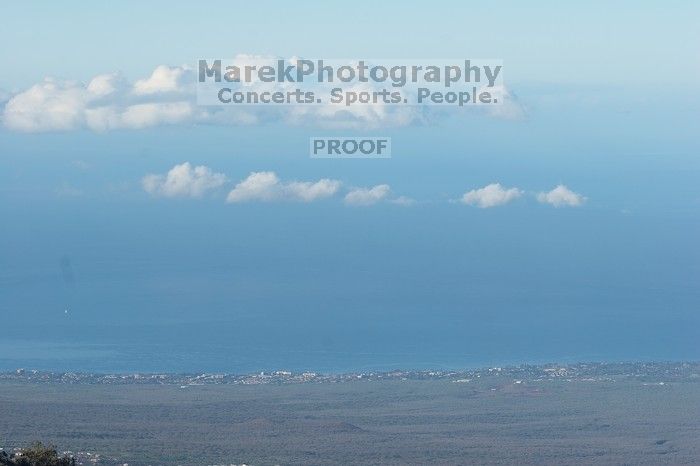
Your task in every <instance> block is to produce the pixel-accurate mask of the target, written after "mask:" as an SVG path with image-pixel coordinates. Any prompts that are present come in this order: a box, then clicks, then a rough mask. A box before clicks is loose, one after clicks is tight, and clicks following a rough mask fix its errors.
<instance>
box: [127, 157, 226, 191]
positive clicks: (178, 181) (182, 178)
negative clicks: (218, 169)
mask: <svg viewBox="0 0 700 466" xmlns="http://www.w3.org/2000/svg"><path fill="white" fill-rule="evenodd" d="M226 180H227V178H226V175H224V174H223V173H214V172H213V171H212V170H211V169H210V168H208V167H205V166H198V167H193V166H192V165H190V163H189V162H185V163H183V164H180V165H175V166H174V167H173V168H171V169H170V170H169V171H168V173H166V174H164V175H146V176H144V177H143V179H142V180H141V185H142V186H143V189H144V191H146V192H147V193H149V194H152V195H154V196H162V197H194V198H198V197H202V196H203V195H204V194H206V193H207V192H209V191H212V190H215V189H217V188H219V187H221V186H222V185H223V184H224V183H225V182H226Z"/></svg>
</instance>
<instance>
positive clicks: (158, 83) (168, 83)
mask: <svg viewBox="0 0 700 466" xmlns="http://www.w3.org/2000/svg"><path fill="white" fill-rule="evenodd" d="M194 83H195V80H194V74H193V73H192V70H190V69H189V68H186V67H169V66H163V65H161V66H159V67H157V68H156V69H155V70H153V73H151V76H150V77H149V78H147V79H140V80H138V81H136V82H135V83H134V94H136V95H148V94H157V93H163V92H183V91H185V90H187V87H186V86H187V85H190V86H191V85H194Z"/></svg>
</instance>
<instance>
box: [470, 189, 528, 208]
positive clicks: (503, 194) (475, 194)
mask: <svg viewBox="0 0 700 466" xmlns="http://www.w3.org/2000/svg"><path fill="white" fill-rule="evenodd" d="M522 194H523V192H522V191H521V190H519V189H518V188H508V189H506V188H504V187H503V186H501V185H500V184H499V183H492V184H490V185H488V186H484V187H483V188H479V189H473V190H471V191H469V192H467V193H464V195H463V196H462V199H461V202H462V203H464V204H468V205H475V206H477V207H480V208H482V209H486V208H489V207H496V206H499V205H503V204H507V203H509V202H510V201H512V200H514V199H517V198H519V197H520V196H522Z"/></svg>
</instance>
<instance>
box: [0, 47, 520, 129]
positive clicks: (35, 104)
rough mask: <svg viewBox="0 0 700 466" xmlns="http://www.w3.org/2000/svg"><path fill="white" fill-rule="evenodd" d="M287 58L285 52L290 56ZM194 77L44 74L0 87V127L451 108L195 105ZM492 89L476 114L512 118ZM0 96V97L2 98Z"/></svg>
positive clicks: (180, 73) (377, 122) (511, 109)
mask: <svg viewBox="0 0 700 466" xmlns="http://www.w3.org/2000/svg"><path fill="white" fill-rule="evenodd" d="M274 60H276V57H259V56H250V55H239V56H237V57H236V58H235V59H234V60H233V63H235V64H237V65H238V66H244V65H245V64H257V65H262V64H273V62H274ZM293 61H294V59H291V60H290V63H291V62H293ZM195 83H196V73H195V70H193V69H190V68H189V67H187V66H163V65H161V66H158V67H156V68H155V70H153V72H152V73H151V74H150V76H148V77H146V78H144V79H139V80H136V81H134V82H129V81H127V80H126V79H124V77H123V76H121V75H119V74H117V73H115V74H102V75H98V76H95V77H94V78H93V79H92V80H90V81H89V82H88V83H87V84H84V83H79V82H75V81H60V80H55V79H51V78H47V79H45V80H44V81H42V82H40V83H38V84H35V85H33V86H31V87H30V88H29V89H27V90H25V91H23V92H20V93H17V94H15V95H10V96H4V97H3V95H2V93H0V106H1V107H2V112H1V113H2V121H3V124H4V126H5V127H7V128H8V129H11V130H16V131H27V132H39V131H69V130H77V129H89V130H92V131H109V130H115V129H141V128H147V127H152V126H157V125H173V124H182V125H188V124H202V123H204V124H214V125H251V124H259V123H268V122H282V123H286V124H290V125H314V126H318V127H326V128H339V129H340V128H342V129H368V128H369V129H371V128H387V127H401V126H407V125H412V124H424V123H427V122H430V121H431V120H432V119H434V118H441V117H445V116H446V115H451V114H452V113H451V112H448V111H446V110H447V108H442V109H438V107H436V106H434V107H430V108H429V107H427V106H415V105H391V104H385V103H383V102H381V101H379V102H377V103H373V104H363V105H352V106H346V105H344V104H343V103H338V104H331V103H328V104H325V105H297V106H294V105H290V106H286V105H285V106H273V107H265V106H262V105H249V106H201V105H197V93H196V86H195ZM499 89H500V88H499ZM246 90H256V91H263V90H265V91H288V90H290V89H289V87H288V85H287V83H265V82H260V81H256V82H252V83H247V84H246ZM345 90H347V91H372V90H378V88H377V89H374V88H372V86H371V85H370V84H368V83H361V84H358V85H356V86H354V87H352V88H348V89H345ZM397 91H398V92H402V93H405V95H408V94H409V93H411V92H412V91H411V90H408V89H402V90H397ZM319 92H321V90H320V89H319ZM324 92H325V91H324ZM500 92H502V94H503V95H504V96H505V97H507V99H506V101H505V103H504V104H503V105H501V106H494V107H488V108H486V109H485V110H484V109H482V110H483V112H482V113H484V114H486V115H489V116H492V117H496V118H510V119H512V118H519V117H520V116H521V115H522V111H521V108H520V106H519V104H518V103H517V100H516V99H515V98H514V97H512V96H511V94H510V93H509V92H508V91H507V90H506V89H505V88H503V89H502V90H501V91H500ZM511 97H512V98H511ZM3 101H6V102H5V103H4V104H3ZM453 110H454V109H453ZM460 111H461V110H460Z"/></svg>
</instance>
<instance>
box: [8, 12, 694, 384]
mask: <svg viewBox="0 0 700 466" xmlns="http://www.w3.org/2000/svg"><path fill="white" fill-rule="evenodd" d="M698 8H699V7H698V5H697V4H696V3H693V2H670V3H660V2H659V3H652V2H615V3H614V4H608V3H605V2H587V3H585V4H581V5H580V6H573V5H571V4H566V5H564V4H561V2H534V3H531V4H529V5H528V6H527V7H525V6H524V5H521V4H520V3H517V2H500V3H499V4H498V5H497V6H493V5H489V4H486V3H483V2H480V3H475V4H473V5H468V4H464V2H453V3H447V4H440V8H432V7H431V8H428V7H427V6H426V7H413V8H411V7H409V6H407V5H406V4H405V2H401V3H399V2H396V3H391V2H385V3H381V4H380V3H377V2H354V3H353V4H352V6H347V5H344V6H340V5H326V4H324V3H319V4H317V5H314V6H307V7H303V8H302V7H301V6H299V5H293V6H290V5H289V4H287V3H283V2H276V3H274V2H273V3H265V4H260V5H255V4H245V5H244V6H236V5H233V4H230V3H224V2H221V3H217V2H212V3H207V4H206V5H201V4H200V5H197V6H189V7H186V6H183V5H173V4H172V2H169V3H166V2H149V3H148V4H146V5H144V4H143V3H142V2H120V3H114V4H109V5H107V4H104V5H102V4H101V5H92V6H86V5H84V4H80V3H78V2H62V3H60V4H58V3H54V2H45V3H41V4H37V3H34V4H27V3H19V2H16V3H7V4H3V6H2V7H0V10H1V11H2V16H3V18H5V19H6V25H5V26H4V27H3V28H2V30H0V44H3V45H1V46H0V60H1V61H2V62H3V63H4V66H3V71H2V74H0V89H2V90H3V91H2V94H0V100H1V101H2V104H0V105H1V106H2V114H3V120H2V127H0V163H1V164H2V170H0V218H1V219H2V221H1V222H0V244H2V245H3V246H2V248H0V316H2V317H3V321H4V322H5V324H6V325H9V326H14V327H16V328H18V329H29V328H32V329H35V330H36V329H37V328H41V329H42V330H41V331H39V330H37V333H36V336H35V338H36V341H35V343H36V344H37V345H38V346H37V347H41V348H48V349H47V350H46V351H43V352H42V351H39V350H37V351H36V354H35V353H32V354H33V355H34V356H32V357H33V358H35V359H32V360H31V361H30V362H31V363H32V364H34V365H36V366H44V367H49V366H51V367H68V366H70V367H72V368H78V369H80V368H83V369H91V368H92V369H94V368H103V369H104V368H109V367H111V368H112V369H113V368H115V367H116V368H121V369H134V368H143V367H145V366H143V364H144V363H143V360H141V359H139V358H137V357H136V356H134V355H135V354H142V355H143V354H144V352H145V353H146V354H151V358H150V360H151V361H154V362H153V364H154V365H153V366H152V367H151V369H152V370H159V367H162V368H168V369H173V370H181V369H183V368H185V367H187V368H194V367H196V366H197V365H200V366H202V365H208V367H210V368H213V369H217V370H244V369H250V370H253V369H255V368H256V367H260V366H265V367H276V366H280V365H284V364H286V365H288V366H294V367H307V368H310V369H315V368H324V369H327V370H335V369H339V368H353V367H359V366H362V367H367V366H371V367H388V366H392V365H403V366H404V367H405V366H411V365H413V366H420V365H431V364H432V365H446V366H459V365H469V364H480V363H486V362H499V361H505V362H507V361H522V360H547V359H549V360H555V359H568V360H581V359H655V358H656V359H664V358H698V357H700V348H698V346H697V343H696V342H697V337H698V334H697V331H696V330H693V329H697V328H698V323H700V322H699V321H698V314H697V311H698V305H699V304H700V296H699V289H698V282H699V280H700V267H699V264H700V251H699V250H698V246H697V238H698V233H700V228H699V227H700V217H699V216H698V211H699V209H700V189H699V188H698V186H700V184H699V183H698V178H700V177H699V175H700V171H699V170H700V160H699V159H698V153H699V152H698V151H699V149H700V144H699V140H698V131H697V122H698V117H699V116H700V111H699V110H698V109H699V106H698V104H699V103H700V93H699V92H698V91H699V89H698V79H699V78H700V76H699V71H700V68H699V66H700V65H699V63H700V57H699V56H698V54H699V52H698V50H700V48H699V47H698V45H700V40H699V39H700V37H699V35H700V33H699V32H698V30H697V27H696V25H695V24H694V23H695V22H696V18H697V17H698V13H700V12H699V11H698ZM236 54H252V55H266V56H267V55H271V56H281V57H291V56H306V57H327V58H346V57H350V58H353V57H368V58H377V57H379V58H383V57H386V58H452V57H458V58H459V57H464V58H470V57H473V58H498V59H503V60H504V76H505V84H506V86H507V88H508V91H509V92H510V94H511V102H510V105H511V107H508V108H509V109H510V110H512V111H509V112H508V113H506V114H490V113H489V112H482V111H448V112H445V113H442V112H441V113H437V112H430V113H427V115H428V116H427V117H425V118H423V114H421V117H420V118H413V117H411V118H409V119H407V120H401V119H398V118H394V116H393V115H392V114H389V116H381V115H380V116H379V117H377V116H372V117H371V118H368V119H365V118H363V117H358V118H356V119H353V120H352V121H351V122H350V124H348V122H347V121H345V120H342V119H340V120H337V121H336V120H335V119H334V118H330V119H328V118H325V117H323V116H320V117H319V116H318V115H313V116H312V117H311V118H308V119H303V120H295V119H291V118H286V117H272V118H270V117H269V116H267V115H265V114H261V115H257V114H256V115H254V116H255V118H253V119H252V120H251V119H247V116H246V118H243V117H242V116H239V115H234V116H235V118H233V117H232V118H230V119H211V120H207V119H206V118H203V117H200V116H199V115H198V113H197V110H198V109H197V108H196V106H193V105H189V104H187V105H189V106H187V105H186V106H185V107H183V108H184V109H185V111H184V113H183V112H180V109H179V108H176V109H173V108H172V107H167V109H166V110H163V108H162V107H153V108H151V107H149V108H148V109H147V110H148V112H146V111H140V112H131V113H130V112H129V109H128V108H126V107H120V105H122V104H121V102H120V101H118V100H114V101H111V100H110V102H113V104H114V107H115V108H117V113H114V114H113V113H108V114H107V116H104V115H103V114H100V115H98V117H99V118H97V117H95V115H94V114H91V113H90V112H89V110H90V107H89V105H86V104H85V103H84V99H85V95H86V92H88V91H87V89H93V90H94V89H98V84H100V85H104V86H113V87H114V88H118V89H122V90H123V89H135V88H137V87H138V86H139V84H138V83H139V82H144V83H147V82H151V83H158V84H162V83H163V82H166V83H171V82H172V83H175V84H174V85H176V86H183V89H185V91H184V92H186V89H187V88H186V86H187V84H186V83H185V84H183V82H181V81H180V77H181V74H179V73H181V70H182V68H180V67H181V66H183V65H190V66H193V65H194V64H195V63H196V60H197V59H198V58H201V57H217V56H220V57H232V56H234V55H236ZM159 66H166V67H168V68H164V70H165V71H164V72H163V73H165V75H164V76H165V77H164V78H163V79H164V80H162V79H161V80H159V79H160V78H158V77H159V76H160V75H157V74H156V75H154V74H152V73H154V70H156V69H157V67H159ZM112 73H118V74H117V75H113V74H112ZM104 76H106V77H105V78H104V79H103V80H100V79H102V78H99V79H96V77H104ZM115 76H116V77H115ZM46 77H52V79H53V80H52V81H50V82H48V83H49V84H47V81H44V79H45V78H46ZM149 79H150V81H148V80H149ZM91 83H93V87H92V88H91V87H90V85H91ZM35 86H38V87H35ZM120 86H121V87H120ZM99 89H102V88H99ZM90 92H91V91H90ZM119 92H122V91H119ZM177 92H180V88H179V87H178V89H177ZM111 98H112V97H109V99H111ZM154 102H155V101H154ZM155 103H156V104H157V105H161V104H162V103H163V102H162V101H157V102H155ZM108 108H109V109H112V104H111V103H110V105H109V106H108ZM125 108H126V110H125ZM66 109H68V110H70V111H67V110H66ZM141 110H143V109H141ZM329 123H332V124H331V125H330V126H329ZM339 133H342V134H343V135H348V136H361V135H373V136H379V135H381V136H390V137H391V138H392V152H393V157H392V158H391V159H387V160H315V159H310V158H309V156H308V138H309V137H310V136H318V135H337V134H339ZM185 163H189V165H184V164H185ZM199 166H201V167H205V168H204V169H202V171H199V172H198V171H197V169H196V168H195V167H199ZM177 167H180V168H179V169H178V168H177ZM172 170H174V171H172ZM254 172H255V173H267V174H268V175H269V176H267V177H266V178H265V177H262V178H261V177H258V178H254V179H251V178H249V176H250V174H251V173H254ZM272 173H274V175H270V174H272ZM148 176H151V178H147V177H148ZM145 179H150V180H151V181H150V182H146V181H145ZM246 180H247V181H248V183H247V184H246ZM261 180H262V181H261ZM324 180H325V181H324ZM149 183H150V184H149ZM261 183H262V184H261ZM295 183H296V184H295ZM316 183H321V184H316ZM494 184H498V186H497V187H492V188H489V189H487V190H486V191H483V190H484V189H485V188H487V187H488V186H489V185H494ZM560 185H561V186H564V187H565V189H566V190H565V191H563V194H562V191H561V190H560V191H553V190H555V189H556V187H557V186H560ZM251 186H253V187H254V188H255V189H252V188H251ZM383 186H386V187H387V188H386V189H383V188H380V189H378V190H374V191H373V188H377V187H383ZM251 189H252V191H251ZM236 190H238V191H236ZM246 190H247V191H246ZM511 190H514V191H511ZM233 191H236V192H237V193H238V195H233V196H232V194H231V193H232V192H233ZM241 193H244V195H243V197H242V198H241V197H240V195H241ZM319 193H320V194H319ZM352 193H355V194H354V195H352ZM470 193H471V194H470ZM509 193H510V194H509ZM246 196H247V197H246ZM305 196H306V197H305ZM348 196H349V197H348ZM227 199H229V200H236V201H235V202H227ZM237 199H238V200H237ZM240 199H244V200H243V201H240ZM353 199H361V200H364V201H363V202H354V201H353ZM401 199H403V200H404V201H406V202H396V201H397V200H401ZM66 309H68V310H69V312H68V313H66V312H65V310H66ZM183 328H184V329H186V330H183ZM57 333H59V334H61V335H70V338H71V339H74V340H69V339H67V340H65V341H64V340H61V338H64V337H61V336H57ZM183 335H187V339H188V341H192V342H193V343H192V344H197V345H199V346H198V347H199V348H200V350H201V353H202V354H205V356H206V357H204V356H203V357H202V358H200V359H196V358H195V359H193V358H192V357H189V356H187V355H184V356H183V355H181V354H179V353H177V352H176V351H174V350H173V348H172V347H171V346H169V345H171V344H172V341H173V340H174V339H177V338H182V336H183ZM231 336H235V338H229V337H231ZM65 338H68V337H67V336H66V337H65ZM144 338H148V339H151V340H152V341H153V342H154V343H153V344H154V346H152V347H149V348H150V349H143V348H142V347H140V346H139V345H140V344H142V342H143V339H144ZM57 340H59V343H60V344H59V343H56V341H57ZM69 343H70V344H76V345H82V346H80V347H81V351H82V350H83V349H84V348H93V349H94V347H95V346H96V345H100V344H106V345H108V350H109V351H112V352H113V353H114V355H115V356H114V358H113V359H112V360H110V361H111V362H110V364H112V366H109V367H108V366H99V364H98V362H97V361H98V360H99V359H100V357H102V356H99V355H101V354H103V353H95V354H92V353H89V352H88V353H86V355H85V356H81V357H80V358H75V360H72V362H69V361H68V360H67V359H61V358H58V359H56V357H55V356H54V358H53V359H52V356H51V354H54V355H55V354H58V353H56V352H55V349H56V347H58V346H60V347H61V348H64V349H65V347H66V345H67V344H69ZM46 345H48V346H46ZM57 345H58V346H57ZM207 345H209V346H207ZM205 347H206V348H208V349H203V348H205ZM3 348H4V347H2V346H0V350H2V351H5V356H3V355H2V354H0V366H7V367H14V366H15V365H17V364H20V362H21V361H25V362H26V360H27V357H25V356H23V355H22V354H19V353H16V352H15V353H10V350H9V347H7V348H4V349H3ZM86 351H87V350H86ZM149 352H150V353H149ZM176 353H177V356H173V354H176ZM91 354H92V355H91ZM222 354H225V355H229V356H228V357H223V356H222ZM261 355H262V356H261ZM98 356H99V357H98ZM23 357H24V358H25V359H22V358H23ZM188 358H189V359H188ZM158 364H160V366H158Z"/></svg>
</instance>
